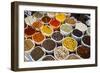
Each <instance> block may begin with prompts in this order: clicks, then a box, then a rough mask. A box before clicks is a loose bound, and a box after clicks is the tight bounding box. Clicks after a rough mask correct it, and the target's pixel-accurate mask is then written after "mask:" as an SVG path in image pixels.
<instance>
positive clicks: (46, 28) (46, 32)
mask: <svg viewBox="0 0 100 73" xmlns="http://www.w3.org/2000/svg"><path fill="white" fill-rule="evenodd" d="M41 32H42V34H43V35H45V36H47V37H49V36H51V35H52V33H53V29H52V28H51V27H50V26H48V25H43V26H42V27H41Z"/></svg>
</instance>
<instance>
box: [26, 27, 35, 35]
mask: <svg viewBox="0 0 100 73" xmlns="http://www.w3.org/2000/svg"><path fill="white" fill-rule="evenodd" d="M35 32H36V30H35V29H34V28H32V26H27V28H25V29H24V33H25V36H26V37H31V36H32V35H33V34H34V33H35Z"/></svg>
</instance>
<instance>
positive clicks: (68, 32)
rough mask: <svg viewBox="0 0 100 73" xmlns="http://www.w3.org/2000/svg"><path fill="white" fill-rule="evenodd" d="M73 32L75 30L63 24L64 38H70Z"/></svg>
mask: <svg viewBox="0 0 100 73" xmlns="http://www.w3.org/2000/svg"><path fill="white" fill-rule="evenodd" d="M72 31H73V28H72V27H71V26H69V25H67V24H62V25H61V26H60V32H61V34H63V35H64V36H68V35H69V34H70V33H71V32H72Z"/></svg>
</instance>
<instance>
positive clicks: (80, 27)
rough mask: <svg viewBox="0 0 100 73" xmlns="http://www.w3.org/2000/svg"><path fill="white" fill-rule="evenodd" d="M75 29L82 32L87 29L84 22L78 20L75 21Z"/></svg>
mask: <svg viewBox="0 0 100 73" xmlns="http://www.w3.org/2000/svg"><path fill="white" fill-rule="evenodd" d="M75 29H78V30H80V31H82V32H83V33H85V31H86V30H87V26H86V25H85V24H84V23H82V22H80V21H78V22H77V23H76V26H75Z"/></svg>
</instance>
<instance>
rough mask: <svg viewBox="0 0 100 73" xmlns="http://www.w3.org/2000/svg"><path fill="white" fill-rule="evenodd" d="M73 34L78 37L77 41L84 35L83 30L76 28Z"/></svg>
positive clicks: (75, 37)
mask: <svg viewBox="0 0 100 73" xmlns="http://www.w3.org/2000/svg"><path fill="white" fill-rule="evenodd" d="M71 36H72V37H73V38H74V39H76V40H77V41H80V40H81V38H82V36H83V32H82V31H80V30H78V29H74V30H73V31H72V33H71Z"/></svg>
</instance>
